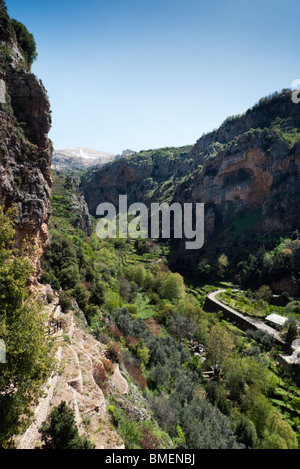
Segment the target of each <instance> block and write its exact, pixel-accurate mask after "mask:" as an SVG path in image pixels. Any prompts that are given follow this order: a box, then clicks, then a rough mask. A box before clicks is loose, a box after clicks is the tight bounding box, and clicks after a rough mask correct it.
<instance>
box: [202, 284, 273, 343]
mask: <svg viewBox="0 0 300 469" xmlns="http://www.w3.org/2000/svg"><path fill="white" fill-rule="evenodd" d="M225 291H226V290H217V291H214V292H211V293H209V294H208V295H207V297H208V298H209V299H210V300H211V301H212V302H213V303H215V304H216V305H218V306H221V307H222V309H226V310H227V311H228V312H229V313H230V314H231V315H234V316H236V317H237V318H241V319H243V320H244V321H246V322H248V323H249V326H250V327H251V326H252V328H253V327H254V328H255V329H259V330H261V331H264V332H267V333H268V334H270V335H272V336H274V338H276V339H277V340H278V341H279V342H282V339H281V337H280V335H279V334H278V331H276V329H273V328H272V327H270V326H268V325H267V324H265V323H264V322H262V321H259V320H258V319H255V318H250V317H248V316H245V315H244V314H242V313H239V312H238V311H237V310H235V309H233V308H231V307H230V306H227V305H225V304H224V303H222V302H221V301H219V300H218V299H217V298H216V296H217V295H219V294H220V293H224V292H225ZM250 327H249V328H250Z"/></svg>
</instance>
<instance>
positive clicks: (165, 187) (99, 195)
mask: <svg viewBox="0 0 300 469" xmlns="http://www.w3.org/2000/svg"><path fill="white" fill-rule="evenodd" d="M299 138H300V106H299V105H297V104H294V103H293V102H292V100H291V92H290V91H288V90H283V91H282V92H281V93H274V95H272V96H269V97H267V98H263V99H261V100H260V102H259V103H258V104H257V105H255V106H254V107H253V108H252V109H250V110H248V111H247V112H246V113H245V114H244V115H243V116H236V117H231V118H229V119H227V120H226V121H225V122H224V124H223V125H222V126H221V127H220V128H219V129H218V130H215V131H213V132H211V133H210V134H207V135H203V136H202V138H201V139H199V140H198V141H197V142H196V144H195V145H194V146H193V147H190V148H189V147H185V148H183V149H172V148H171V149H161V150H157V151H155V150H153V151H149V152H142V153H139V154H136V155H134V156H132V157H130V158H127V159H122V160H118V161H116V162H114V163H112V164H110V165H106V166H104V167H102V168H98V169H94V170H92V171H89V172H88V173H87V174H86V175H85V177H84V178H83V183H82V185H83V190H84V193H85V197H86V200H87V202H88V205H89V209H90V211H91V213H92V214H95V210H96V207H97V205H98V204H100V203H101V202H112V203H114V204H116V205H117V203H118V195H119V194H127V195H128V200H129V203H130V202H140V201H143V202H146V203H150V202H152V201H167V202H172V201H179V202H182V203H184V202H191V201H192V202H202V203H205V230H206V241H208V240H209V239H211V237H212V236H214V235H216V234H217V232H218V230H219V231H220V229H221V228H222V229H223V230H224V228H226V226H229V225H230V223H232V222H235V223H236V222H237V220H239V217H243V216H246V217H248V218H249V219H250V223H248V224H247V230H249V229H251V230H253V231H255V232H263V233H270V232H281V231H282V232H290V231H293V230H295V229H297V228H299V217H298V215H297V210H298V206H299V202H300V196H299V188H300V176H299V167H300V153H299V150H300V143H299Z"/></svg>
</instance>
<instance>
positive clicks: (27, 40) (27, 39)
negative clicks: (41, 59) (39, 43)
mask: <svg viewBox="0 0 300 469" xmlns="http://www.w3.org/2000/svg"><path fill="white" fill-rule="evenodd" d="M11 24H12V26H13V28H14V30H15V33H16V36H17V40H18V43H19V45H20V47H21V48H22V50H23V52H24V54H25V58H26V60H27V63H28V67H29V69H30V68H31V65H32V64H33V62H34V61H35V60H36V59H37V56H38V54H37V51H36V42H35V40H34V37H33V35H32V34H31V33H29V31H28V29H27V28H26V26H24V24H22V23H20V22H19V21H17V20H14V19H13V20H11Z"/></svg>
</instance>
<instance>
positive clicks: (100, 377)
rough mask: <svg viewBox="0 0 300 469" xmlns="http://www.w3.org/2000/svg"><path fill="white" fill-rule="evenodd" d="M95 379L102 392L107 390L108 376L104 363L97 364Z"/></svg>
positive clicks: (94, 370) (95, 365) (95, 366)
mask: <svg viewBox="0 0 300 469" xmlns="http://www.w3.org/2000/svg"><path fill="white" fill-rule="evenodd" d="M93 378H94V380H95V382H96V384H97V385H98V386H99V388H100V389H102V391H106V389H107V375H106V370H105V368H104V365H103V364H102V363H95V364H94V366H93Z"/></svg>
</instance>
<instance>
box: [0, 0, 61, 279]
mask: <svg viewBox="0 0 300 469" xmlns="http://www.w3.org/2000/svg"><path fill="white" fill-rule="evenodd" d="M28 68H29V67H28V65H27V64H26V60H25V55H24V52H23V51H22V49H21V47H20V46H19V44H18V41H17V38H16V35H15V33H14V30H13V28H12V25H11V22H10V18H9V17H8V15H7V12H6V8H5V5H4V2H3V1H2V0H0V200H1V203H2V204H4V205H5V207H9V206H11V205H12V204H14V205H16V207H17V211H18V220H17V222H18V223H17V239H16V241H17V244H18V245H21V243H22V242H23V240H24V239H25V238H26V237H29V238H32V240H33V242H34V244H35V245H36V247H37V251H36V254H35V258H34V260H33V262H34V263H35V267H36V268H37V270H38V267H39V260H40V258H41V256H42V254H43V252H44V250H45V248H46V247H47V244H48V228H47V222H48V218H49V214H50V209H49V196H50V190H51V173H50V167H51V156H52V148H51V143H50V141H49V140H48V137H47V135H48V132H49V130H50V127H51V111H50V104H49V100H48V96H47V93H46V90H45V88H44V86H43V84H42V82H41V81H40V80H38V78H37V77H36V76H35V75H33V74H32V73H30V71H29V70H28Z"/></svg>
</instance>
